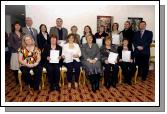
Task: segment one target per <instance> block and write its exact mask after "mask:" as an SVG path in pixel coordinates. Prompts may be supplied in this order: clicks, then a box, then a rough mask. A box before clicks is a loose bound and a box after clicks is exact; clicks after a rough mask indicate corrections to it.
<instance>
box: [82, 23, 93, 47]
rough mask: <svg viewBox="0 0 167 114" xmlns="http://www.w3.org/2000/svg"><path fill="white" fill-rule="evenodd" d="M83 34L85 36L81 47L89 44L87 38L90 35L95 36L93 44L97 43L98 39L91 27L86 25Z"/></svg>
mask: <svg viewBox="0 0 167 114" xmlns="http://www.w3.org/2000/svg"><path fill="white" fill-rule="evenodd" d="M83 33H84V35H83V36H82V37H81V45H83V44H86V43H87V41H86V37H87V36H89V35H92V36H93V43H96V39H95V37H94V35H93V33H92V29H91V27H90V26H89V25H86V26H85V27H84V32H83Z"/></svg>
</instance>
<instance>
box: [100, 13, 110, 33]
mask: <svg viewBox="0 0 167 114" xmlns="http://www.w3.org/2000/svg"><path fill="white" fill-rule="evenodd" d="M112 22H113V17H112V16H97V32H99V29H100V26H101V25H103V26H104V27H105V32H106V33H108V34H109V35H111V25H112Z"/></svg>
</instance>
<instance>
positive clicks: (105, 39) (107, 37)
mask: <svg viewBox="0 0 167 114" xmlns="http://www.w3.org/2000/svg"><path fill="white" fill-rule="evenodd" d="M107 40H110V41H112V39H111V37H110V36H106V37H105V38H104V42H105V41H107Z"/></svg>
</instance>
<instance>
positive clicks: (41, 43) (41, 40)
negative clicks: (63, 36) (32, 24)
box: [37, 32, 50, 50]
mask: <svg viewBox="0 0 167 114" xmlns="http://www.w3.org/2000/svg"><path fill="white" fill-rule="evenodd" d="M37 42H38V47H39V48H40V49H41V50H42V49H43V48H44V47H45V45H47V44H50V37H49V34H47V40H46V39H45V38H44V36H43V34H42V33H41V32H40V33H39V34H38V35H37Z"/></svg>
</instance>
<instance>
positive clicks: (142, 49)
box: [9, 18, 152, 88]
mask: <svg viewBox="0 0 167 114" xmlns="http://www.w3.org/2000/svg"><path fill="white" fill-rule="evenodd" d="M56 23H57V27H52V28H51V29H50V34H52V33H55V34H56V36H57V40H61V39H62V40H64V39H66V37H67V34H68V32H67V29H65V28H62V29H58V28H59V27H60V28H61V27H62V19H60V18H58V19H57V20H56ZM26 24H27V27H25V28H23V29H21V26H20V25H19V23H15V24H14V30H13V32H12V33H11V34H10V35H9V36H10V38H9V41H10V42H11V43H10V44H11V46H13V48H12V58H16V57H17V49H18V48H19V47H20V46H21V39H22V36H23V34H22V30H23V33H24V34H30V35H31V36H32V38H33V39H34V41H35V44H38V46H39V48H40V49H44V47H45V46H46V45H45V43H46V44H48V43H49V42H50V40H51V38H49V37H50V36H49V35H48V33H47V32H46V31H47V29H46V25H44V24H43V25H41V26H40V33H39V34H38V35H35V34H36V33H37V32H35V31H36V30H35V29H28V26H32V19H31V18H26ZM145 26H146V23H145V22H144V21H143V22H141V23H140V25H139V28H140V29H141V30H144V33H142V34H143V36H142V37H141V33H140V31H138V32H136V33H134V32H133V31H131V29H130V23H129V22H128V21H126V22H125V29H124V30H123V31H122V32H121V33H122V36H123V38H128V39H127V41H128V42H129V43H128V49H130V50H132V42H133V44H134V48H135V50H134V52H135V59H136V63H137V65H138V66H139V67H140V68H141V70H142V71H143V72H142V78H143V80H145V79H146V75H147V74H148V59H149V53H150V51H149V50H150V49H149V45H150V43H151V41H152V32H151V31H148V30H145ZM128 27H129V28H128ZM114 28H115V30H117V33H120V32H118V24H113V29H114ZM26 29H27V30H28V31H27V33H26ZM71 30H72V31H74V34H75V42H76V43H78V44H79V45H80V46H82V48H83V49H84V46H86V44H85V45H83V44H84V43H83V39H84V38H87V36H90V35H91V36H92V42H93V45H94V43H95V42H96V40H95V38H96V37H95V36H98V38H99V37H100V36H101V37H106V36H108V35H107V33H105V32H104V31H103V27H101V30H100V31H101V32H99V33H96V34H95V35H93V34H92V32H91V28H90V27H89V26H85V28H84V36H85V37H82V38H81V40H80V39H79V38H80V37H79V35H78V34H76V30H77V27H76V26H73V27H72V28H71ZM102 31H103V32H102ZM90 33H91V34H90ZM115 33H116V32H115ZM102 34H103V35H104V36H103V35H102ZM119 35H120V36H121V34H119ZM35 36H37V39H36V40H35ZM42 37H43V39H45V40H43V41H42ZM143 37H144V38H143ZM132 38H133V40H132ZM110 39H111V38H110ZM86 40H87V39H86ZM120 41H121V40H120ZM86 42H87V41H86ZM40 44H42V45H40ZM87 44H88V43H87ZM103 44H105V41H103ZM114 46H116V45H114ZM88 47H89V46H88V45H87V48H88ZM97 47H98V46H97ZM97 47H96V49H98V48H97ZM103 47H104V46H103ZM116 47H118V46H116ZM90 49H92V48H90ZM89 51H90V50H89ZM84 52H85V51H84ZM92 52H94V51H93V50H92V51H90V54H92ZM83 55H84V54H83ZM96 59H97V58H96ZM96 59H95V60H96ZM95 60H89V59H88V60H87V61H86V62H89V63H91V62H93V61H95ZM75 61H76V60H75ZM96 61H97V60H96ZM141 61H142V62H141ZM143 61H144V62H143ZM16 62H17V61H16V60H15V61H14V60H13V61H11V69H14V70H15V71H14V72H15V76H16V80H17V70H18V64H17V63H16ZM83 64H84V63H83ZM71 66H75V64H73V65H69V67H71ZM76 66H77V65H76ZM90 66H91V65H90ZM97 66H99V65H97ZM12 67H13V68H12ZM67 67H68V65H67ZM69 69H70V68H69ZM105 69H107V68H105ZM89 70H90V69H89V68H88V70H87V73H88V74H89V72H90V71H89ZM97 71H98V69H96V72H97ZM113 71H115V70H113ZM76 72H77V69H76ZM68 73H69V72H68ZM68 73H67V74H68ZM69 74H70V73H69ZM96 74H97V73H96ZM104 74H108V73H104ZM90 75H91V74H90ZM98 75H99V73H98ZM89 77H94V76H89ZM97 77H99V76H97ZM93 79H94V78H92V81H91V82H96V81H95V80H93ZM68 80H71V79H68ZM90 80H91V79H90ZM97 80H98V79H97ZM75 85H76V86H77V84H75ZM96 85H97V86H96V87H98V84H96ZM106 85H107V84H106ZM108 85H110V84H108ZM113 85H114V86H115V84H113ZM69 86H70V84H69ZM52 88H54V87H52ZM56 88H58V87H56Z"/></svg>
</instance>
